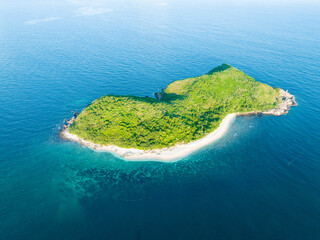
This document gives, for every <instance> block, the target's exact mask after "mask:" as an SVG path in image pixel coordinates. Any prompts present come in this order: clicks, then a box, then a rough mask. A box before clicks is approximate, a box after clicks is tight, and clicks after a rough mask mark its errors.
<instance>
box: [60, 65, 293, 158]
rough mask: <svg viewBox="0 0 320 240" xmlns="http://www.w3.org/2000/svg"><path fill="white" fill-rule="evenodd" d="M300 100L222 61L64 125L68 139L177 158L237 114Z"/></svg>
mask: <svg viewBox="0 0 320 240" xmlns="http://www.w3.org/2000/svg"><path fill="white" fill-rule="evenodd" d="M295 105H296V102H295V98H294V96H293V95H291V94H289V93H288V92H287V91H284V90H282V89H279V88H273V87H271V86H268V85H266V84H264V83H261V82H258V81H256V80H254V79H253V78H252V77H249V76H247V75H246V74H245V73H243V72H242V71H240V70H238V69H236V68H233V67H231V66H230V65H228V64H222V65H221V66H219V67H216V68H214V69H213V70H211V71H210V72H208V73H207V74H205V75H202V76H198V77H193V78H187V79H184V80H178V81H174V82H172V83H171V84H169V85H168V86H167V87H166V88H165V89H163V90H162V91H161V92H158V93H155V98H151V97H136V96H115V95H106V96H103V97H100V98H98V99H97V100H95V101H93V102H92V103H91V104H89V105H88V106H87V107H86V108H85V109H83V110H82V111H81V113H80V114H78V113H75V114H74V116H73V117H72V118H71V119H70V120H69V121H67V122H66V123H65V124H64V128H63V129H62V131H61V132H60V136H61V137H62V138H63V139H66V140H70V141H76V142H79V143H80V144H81V145H83V146H87V147H89V148H91V149H94V150H98V151H108V152H111V153H113V154H115V155H117V156H120V157H122V158H124V159H131V160H159V161H173V160H176V159H179V158H182V157H184V156H186V155H188V154H190V153H192V152H194V151H196V150H198V149H200V148H202V147H204V146H206V145H208V144H210V143H212V142H213V141H215V140H217V139H218V138H220V137H221V136H222V135H223V134H224V133H225V132H226V131H227V129H228V126H229V125H230V123H231V122H232V121H233V119H234V118H235V117H236V116H245V115H262V114H267V115H276V116H279V115H283V114H286V113H287V112H288V110H289V107H290V106H295Z"/></svg>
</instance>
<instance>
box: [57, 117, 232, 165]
mask: <svg viewBox="0 0 320 240" xmlns="http://www.w3.org/2000/svg"><path fill="white" fill-rule="evenodd" d="M236 115H237V114H236V113H232V114H228V115H227V116H226V117H225V118H224V119H223V120H222V121H221V123H220V125H219V127H218V128H217V129H216V130H215V131H213V132H212V133H210V134H208V135H206V136H205V137H203V138H201V139H199V140H196V141H193V142H190V143H187V144H177V145H176V146H174V147H170V148H163V149H154V150H146V151H144V150H139V149H135V148H121V147H117V146H114V145H109V146H103V145H100V144H94V143H92V142H89V141H86V140H84V139H81V138H79V137H78V136H76V135H74V134H71V133H69V131H68V130H67V129H66V130H64V131H63V132H62V133H61V134H62V135H63V138H65V139H67V140H70V141H75V142H79V143H80V144H81V145H83V146H86V147H89V148H91V149H93V150H96V151H106V152H110V153H112V154H114V155H116V156H118V157H121V158H123V159H125V160H131V161H162V162H174V161H177V160H179V159H181V158H183V157H185V156H187V155H189V154H190V153H192V152H195V151H197V150H199V149H201V148H203V147H205V146H207V145H208V144H210V143H213V142H214V141H216V140H218V139H219V138H221V137H222V136H223V134H225V133H226V132H227V130H228V128H229V126H230V124H231V123H232V122H233V121H234V119H235V117H236Z"/></svg>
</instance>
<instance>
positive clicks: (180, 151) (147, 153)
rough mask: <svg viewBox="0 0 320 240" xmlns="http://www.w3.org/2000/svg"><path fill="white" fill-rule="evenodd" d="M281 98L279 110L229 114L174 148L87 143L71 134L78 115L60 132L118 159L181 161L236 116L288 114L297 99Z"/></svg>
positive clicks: (285, 94) (282, 95)
mask: <svg viewBox="0 0 320 240" xmlns="http://www.w3.org/2000/svg"><path fill="white" fill-rule="evenodd" d="M279 93H280V95H279V98H280V99H281V102H280V104H279V105H278V107H277V108H275V109H271V110H269V111H254V112H246V113H231V114H228V115H227V116H226V117H225V118H224V119H223V120H222V121H221V123H220V125H219V127H218V128H217V129H216V130H214V131H213V132H212V133H209V134H207V135H206V136H205V137H203V138H201V139H198V140H195V141H192V142H189V143H187V144H176V145H175V146H173V147H169V148H162V149H152V150H140V149H135V148H121V147H118V146H115V145H100V144H95V143H93V142H90V141H86V140H84V139H82V138H80V137H78V136H77V135H74V134H71V133H70V132H69V126H70V125H71V124H72V123H73V121H74V120H75V118H76V117H77V115H78V114H77V113H75V114H74V116H73V117H72V118H71V119H70V120H69V121H67V124H65V125H64V129H63V130H62V131H61V132H60V137H61V138H62V139H64V140H69V141H74V142H78V143H79V144H80V145H81V146H85V147H88V148H91V149H92V150H95V151H103V152H110V153H112V154H113V155H116V156H117V157H120V158H122V159H124V160H129V161H161V162H174V161H178V160H179V159H181V158H183V157H185V156H187V155H189V154H191V153H193V152H195V151H197V150H199V149H201V148H203V147H205V146H207V145H209V144H211V143H213V142H215V141H216V140H218V139H219V138H221V137H222V136H223V135H224V134H225V133H226V132H227V130H228V129H229V126H230V124H231V123H232V122H233V121H234V120H235V118H236V116H252V115H274V116H280V115H284V114H287V113H288V111H289V109H290V106H296V105H297V103H296V102H295V98H294V96H293V95H291V94H289V93H288V92H287V91H284V90H282V89H280V91H279Z"/></svg>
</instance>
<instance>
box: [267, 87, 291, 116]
mask: <svg viewBox="0 0 320 240" xmlns="http://www.w3.org/2000/svg"><path fill="white" fill-rule="evenodd" d="M279 98H280V103H279V105H278V107H277V108H274V109H271V110H269V111H266V112H262V114H266V115H275V116H280V115H284V114H287V113H288V111H289V109H290V107H291V106H297V102H296V100H295V98H294V96H293V95H292V94H290V93H288V90H287V91H284V90H282V89H280V96H279Z"/></svg>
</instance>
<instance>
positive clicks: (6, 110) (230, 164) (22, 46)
mask: <svg viewBox="0 0 320 240" xmlns="http://www.w3.org/2000/svg"><path fill="white" fill-rule="evenodd" d="M222 63H228V64H230V65H232V66H234V67H236V68H238V69H240V70H242V71H244V72H245V73H246V74H248V75H250V76H252V77H254V78H255V79H256V80H258V81H261V82H264V83H267V84H269V85H271V86H274V87H280V88H283V89H285V90H287V89H288V90H289V92H290V93H291V94H294V95H295V96H296V100H297V102H298V104H299V105H298V106H297V107H293V108H291V110H290V112H289V114H287V115H285V116H280V117H273V116H264V117H262V118H259V117H238V118H237V119H236V120H235V122H234V123H233V124H232V126H231V127H230V129H229V130H228V132H227V134H226V135H225V136H224V137H222V138H221V139H220V140H218V141H217V142H215V143H213V144H212V145H210V146H208V147H206V148H205V149H202V150H200V151H198V152H195V153H194V154H192V155H190V156H188V157H186V158H184V159H182V160H181V161H178V162H175V163H161V162H126V161H123V160H121V159H118V158H116V157H114V156H112V155H111V154H109V153H102V152H94V151H92V150H90V149H86V148H83V147H80V146H79V145H77V144H75V143H71V142H63V141H62V140H60V139H59V135H58V132H59V126H60V125H61V124H62V122H63V120H64V119H66V118H70V117H71V116H72V112H71V111H75V110H81V109H82V108H84V107H85V106H86V105H87V104H88V103H90V102H91V101H93V100H95V99H96V98H98V97H100V96H102V95H106V94H130V95H137V96H153V93H154V92H156V91H158V90H160V89H162V88H164V87H165V86H166V85H167V84H168V83H170V82H172V81H173V80H178V79H184V78H187V77H192V76H197V75H202V74H204V73H206V72H208V71H209V70H211V69H212V68H214V67H216V66H218V65H220V64H222ZM319 103H320V3H316V2H313V3H312V2H311V1H309V2H305V3H302V2H301V3H298V2H290V1H286V2H284V1H282V3H275V2H273V3H270V2H269V3H267V2H266V3H262V2H261V1H260V3H259V4H258V3H257V2H254V1H251V2H246V3H241V4H240V3H239V2H235V1H234V2H232V1H227V2H224V3H222V1H220V2H218V1H215V2H214V1H204V0H199V1H178V0H162V1H160V0H159V1H154V0H150V1H147V0H145V1H143V0H132V1H129V0H117V1H116V0H110V1H101V0H96V1H84V0H69V1H67V0H55V1H48V0H44V1H35V0H30V1H18V0H10V1H9V0H2V1H1V2H0V239H1V240H11V239H14V240H16V239H32V240H38V239H46V240H51V239H58V240H61V239H83V240H87V239H98V240H100V239H108V240H109V239H110V240H113V239H134V240H144V239H152V240H154V239H181V240H185V239H227V240H229V239H240V240H242V239H245V240H247V239H272V240H275V239H281V240H284V239H286V240H287V239H288V240H291V239H296V240H298V239H299V240H300V239H301V240H302V239H303V240H307V239H310V240H317V239H320V107H319Z"/></svg>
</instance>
